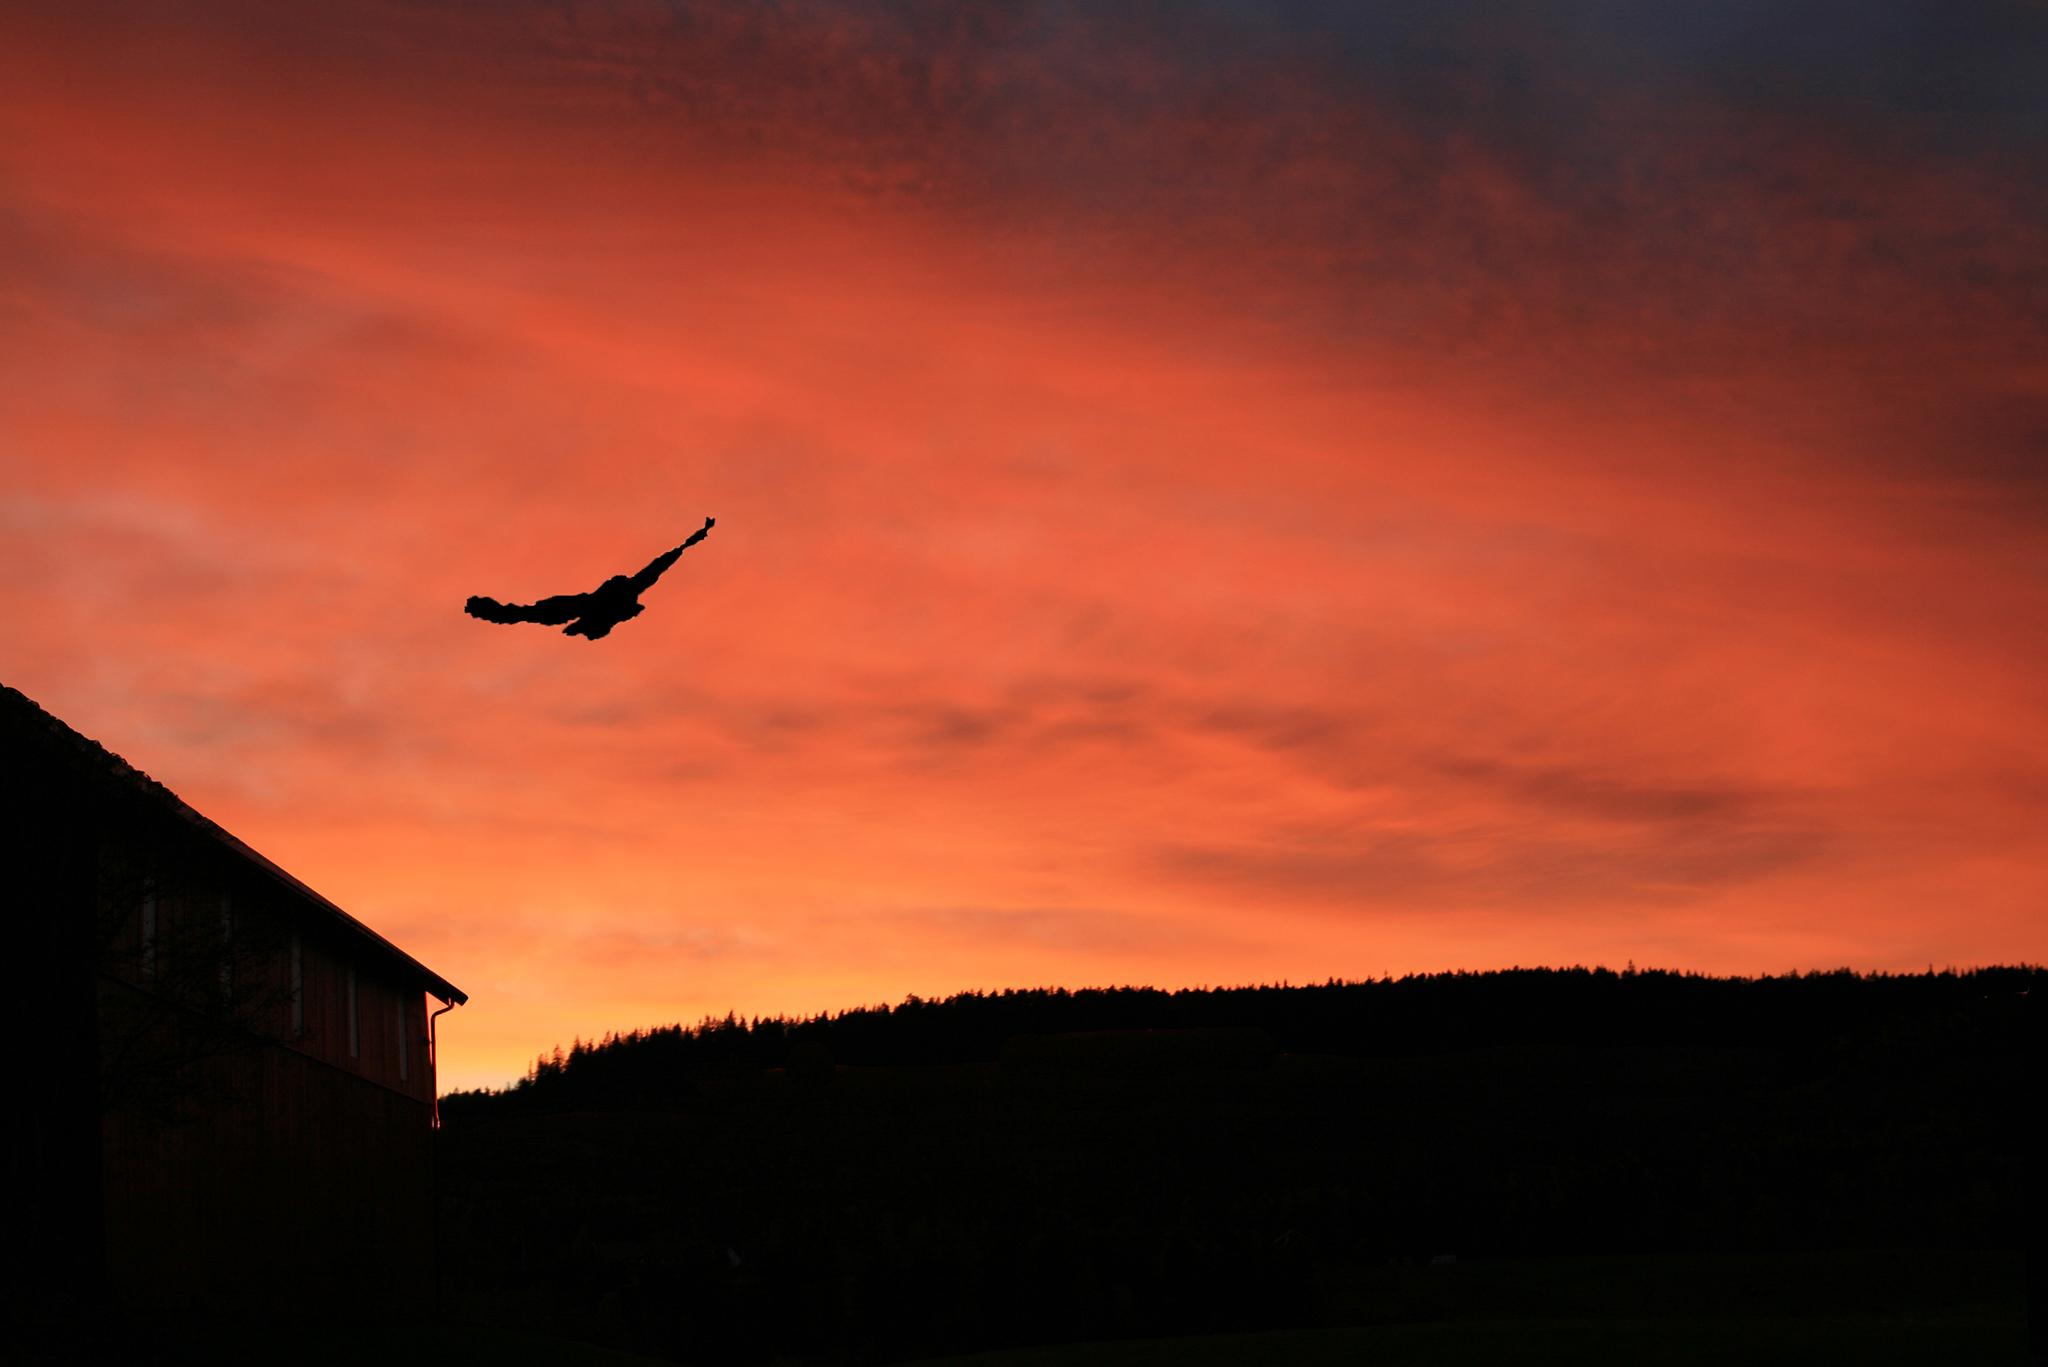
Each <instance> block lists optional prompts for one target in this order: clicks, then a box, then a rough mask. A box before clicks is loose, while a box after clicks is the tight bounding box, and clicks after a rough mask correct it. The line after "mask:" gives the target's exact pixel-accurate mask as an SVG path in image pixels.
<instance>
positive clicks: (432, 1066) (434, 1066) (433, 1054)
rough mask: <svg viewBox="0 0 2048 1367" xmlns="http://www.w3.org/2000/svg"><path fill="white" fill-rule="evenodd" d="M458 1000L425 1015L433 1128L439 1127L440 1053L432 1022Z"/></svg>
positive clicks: (451, 1007) (452, 1006)
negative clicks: (431, 1091)
mask: <svg viewBox="0 0 2048 1367" xmlns="http://www.w3.org/2000/svg"><path fill="white" fill-rule="evenodd" d="M461 1004H462V1003H460V1002H449V1003H448V1004H447V1005H446V1006H444V1007H442V1008H441V1009H440V1010H439V1011H436V1012H434V1014H433V1015H431V1016H428V1017H427V1072H429V1073H430V1074H432V1075H433V1079H434V1128H435V1129H437V1130H438V1129H440V1128H441V1055H440V1052H439V1051H438V1050H437V1049H436V1048H435V1047H434V1022H436V1021H438V1020H440V1019H441V1017H442V1016H444V1015H446V1014H447V1013H448V1012H450V1011H453V1010H454V1009H455V1008H456V1007H458V1006H460V1005H461Z"/></svg>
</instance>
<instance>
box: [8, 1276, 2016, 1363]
mask: <svg viewBox="0 0 2048 1367" xmlns="http://www.w3.org/2000/svg"><path fill="white" fill-rule="evenodd" d="M2021 1270H2022V1269H2021V1259H2020V1258H2019V1257H2018V1256H2017V1255H2015V1254H2011V1253H1969V1252H1956V1251H1925V1250H1923V1251H1896V1250H1894V1251H1868V1252H1849V1253H1839V1252H1838V1253H1801V1254H1761V1255H1729V1256H1716V1257H1668V1258H1657V1257H1647V1258H1555V1259H1540V1260H1515V1261H1505V1262H1499V1263H1484V1264H1467V1263H1459V1264H1457V1265H1456V1266H1453V1267H1436V1266H1426V1267H1420V1268H1398V1267H1396V1268H1386V1267H1377V1268H1340V1269H1331V1270H1330V1272H1329V1273H1328V1274H1327V1275H1326V1277H1325V1279H1324V1288H1325V1294H1326V1296H1327V1300H1326V1301H1325V1306H1326V1313H1327V1314H1328V1315H1330V1316H1331V1317H1332V1318H1333V1319H1334V1320H1336V1321H1338V1323H1337V1324H1335V1325H1332V1326H1330V1327H1322V1328H1307V1329H1291V1330H1278V1331H1271V1332H1266V1333H1243V1334H1221V1335H1209V1336H1200V1337H1185V1336H1184V1337H1175V1338H1155V1339H1124V1340H1115V1341H1109V1342H1095V1343H1080V1344H1066V1345H1058V1346H1050V1347H1038V1348H1022V1349H1010V1350H1004V1351H998V1352H992V1353H983V1354H976V1355H973V1356H968V1357H957V1358H947V1359H942V1360H933V1361H934V1367H936V1363H937V1362H938V1361H943V1362H944V1363H946V1364H948V1367H1325V1364H1327V1367H1425V1365H1426V1367H1468V1364H1469V1367H1517V1365H1518V1364H1531V1365H1532V1367H1534V1365H1535V1364H1552V1363H1555V1364H1560V1367H1562V1365H1563V1364H1582V1365H1583V1367H1638V1365H1639V1364H1645V1363H1656V1364H1660V1367H1661V1365H1663V1364H1669V1365H1670V1367H1694V1365H1695V1364H1698V1365H1699V1367H1706V1365H1707V1364H1716V1365H1719V1364H1728V1365H1730V1367H1734V1365H1736V1364H1741V1365H1742V1367H1751V1365H1752V1364H1753V1367H1781V1365H1782V1367H1795V1364H1796V1365H1797V1367H1837V1364H1839V1365H1840V1367H1851V1364H1854V1367H1960V1365H1962V1364H1979V1363H1981V1364H2013V1367H2018V1364H2019V1363H2020V1362H2021V1361H2022V1360H2023V1357H2024V1348H2025V1328H2026V1317H2025V1313H2024V1309H2023V1307H2022V1304H2021V1288H2020V1277H2021ZM26 1360H27V1361H30V1362H45V1361H47V1362H64V1363H70V1362H113V1361H138V1362H139V1361H149V1362H176V1363H206V1364H209V1367H257V1364H268V1363H293V1364H306V1365H307V1367H359V1364H362V1363H366V1362H374V1363H379V1364H382V1367H633V1364H642V1365H643V1367H644V1365H645V1364H649V1363H652V1362H655V1361H657V1359H652V1358H648V1357H644V1356H641V1355H638V1354H633V1353H627V1352H622V1351H618V1350H614V1349H607V1348H602V1347H597V1346H594V1345H591V1344H587V1343H579V1342H575V1341H571V1340H565V1339H561V1338H556V1337H550V1336H547V1335H540V1334H533V1333H525V1332H518V1331H513V1330H506V1329H503V1328H493V1327H489V1326H481V1325H455V1324H439V1325H406V1326H375V1325H370V1326H365V1325H364V1324H361V1323H354V1324H340V1325H334V1324H329V1325H303V1324H282V1325H263V1326H250V1325H221V1324H214V1323H202V1322H193V1321H185V1320H178V1319H175V1318H172V1319H168V1320H166V1319H163V1318H159V1317H151V1318H150V1319H149V1320H148V1321H147V1322H146V1323H142V1324H136V1325H129V1326H109V1327H108V1332H105V1333H103V1334H101V1335H88V1336H85V1337H84V1338H82V1339H81V1341H80V1342H78V1343H75V1344H53V1345H51V1348H50V1351H49V1352H48V1353H46V1354H42V1355H35V1354H31V1355H30V1356H29V1357H28V1358H27V1359H26Z"/></svg>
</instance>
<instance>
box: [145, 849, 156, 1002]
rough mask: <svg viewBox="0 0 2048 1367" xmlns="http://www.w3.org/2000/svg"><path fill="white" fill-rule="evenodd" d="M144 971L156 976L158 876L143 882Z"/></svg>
mask: <svg viewBox="0 0 2048 1367" xmlns="http://www.w3.org/2000/svg"><path fill="white" fill-rule="evenodd" d="M142 971H143V972H144V973H147V974H148V975H149V976H150V977H152V978H154V977H155V976H156V874H154V873H148V874H145V875H143V880H142Z"/></svg>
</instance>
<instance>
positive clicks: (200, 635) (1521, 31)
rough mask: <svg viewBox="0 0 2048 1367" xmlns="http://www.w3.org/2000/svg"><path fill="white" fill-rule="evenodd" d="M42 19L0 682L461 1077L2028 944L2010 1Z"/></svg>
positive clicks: (2038, 39) (17, 162)
mask: <svg viewBox="0 0 2048 1367" xmlns="http://www.w3.org/2000/svg"><path fill="white" fill-rule="evenodd" d="M44 8H45V9H47V10H50V11H51V13H49V14H45V15H43V16H41V17H39V18H35V19H33V20H31V19H29V18H24V17H19V16H14V17H10V18H8V19H6V20H0V29H4V30H5V32H4V34H0V37H4V41H0V347H4V350H5V355H6V357H7V364H6V366H5V367H4V368H0V461H4V473H5V480H4V484H0V534H4V536H5V538H6V549H7V553H6V555H5V556H4V558H0V575H4V577H5V587H6V591H7V596H8V601H9V602H11V603H12V604H13V605H14V609H13V611H12V613H11V614H10V621H11V623H12V624H13V630H11V631H10V632H9V633H8V636H7V638H6V640H5V642H4V644H0V679H4V681H5V682H7V683H9V684H11V685H13V686H15V687H18V688H20V689H22V690H23V691H25V692H26V693H28V694H29V695H30V696H31V697H33V698H35V699H36V700H37V701H39V702H40V703H42V704H43V705H44V706H46V707H48V708H49V709H51V710H52V711H53V712H55V713H57V714H58V715H59V716H61V717H63V718H64V719H65V720H66V721H68V722H70V723H71V724H72V725H73V726H75V727H77V728H78V729H80V730H82V731H84V732H85V733H87V734H88V735H91V736H93V737H94V738H96V739H98V740H100V741H102V742H104V743H105V744H107V745H108V746H110V747H111V748H113V749H114V750H116V751H118V752H119V753H121V754H123V755H124V756H126V757H127V758H128V759H130V760H131V761H133V762H135V763H136V764H138V765H139V766H141V767H142V768H143V769H145V770H146V771H148V772H149V773H151V774H152V775H154V776H155V777H157V778H159V779H161V780H163V781H164V782H165V783H167V784H169V785H170V786H171V787H172V788H173V789H174V790H175V791H177V792H178V793H179V794H180V795H181V796H183V797H185V798H186V799H187V800H188V801H190V802H192V803H193V804H194V805H195V806H197V807H198V808H199V809H200V810H202V811H204V812H206V813H207V814H208V815H210V816H212V817H214V818H215V819H217V820H219V821H220V822H222V823H223V824H224V825H226V826H227V827H228V828H229V829H231V830H233V831H234V832H236V833H237V834H238V835H240V836H242V837H243V838H244V839H246V840H247V841H249V843H251V844H252V845H254V846H255V847H256V848H258V849H260V850H262V851H263V852H264V853H266V854H268V855H269V856H271V857H272V858H274V859H276V860H277V861H278V862H280V863H281V864H283V865H284V866H285V867H287V868H289V869H291V870H292V871H293V872H294V873H296V874H298V875H299V876H300V877H302V878H304V879H305V880H306V881H307V882H309V883H310V884H312V885H313V886H314V887H316V888H318V889H320V890H321V891H322V892H324V893H326V894H328V895H329V896H331V897H332V898H334V899H335V900H336V901H337V902H339V903H340V904H341V905H343V906H344V907H347V908H348V909H350V910H351V911H353V912H355V913H356V914H357V915H358V916H360V917H361V918H362V919H364V920H366V921H367V922H369V923H370V924H371V925H372V926H374V927H376V928H377V929H378V930H379V931H381V932H383V933H384V934H386V935H388V936H390V937H391V938H393V939H394V940H396V941H397V942H398V943H400V944H401V945H403V946H405V947H406V948H408V949H409V950H411V951H412V952H413V953H414V954H415V955H417V956H418V957H419V958H421V959H422V960H424V961H425V962H427V963H429V964H430V965H432V966H433V967H434V968H435V969H437V970H438V971H440V972H442V973H444V974H445V975H446V976H447V977H448V978H450V979H451V980H452V981H454V982H456V983H458V984H459V985H461V986H462V987H463V988H464V989H465V990H467V991H468V992H469V993H470V994H471V995H472V998H473V1001H472V1004H471V1005H470V1006H469V1007H467V1008H465V1010H464V1011H463V1012H462V1013H460V1014H459V1015H458V1016H455V1017H451V1018H448V1021H447V1022H444V1024H447V1023H448V1022H452V1025H451V1026H450V1028H448V1029H447V1030H446V1031H445V1053H444V1077H443V1081H444V1083H446V1084H454V1085H473V1084H477V1083H496V1082H500V1081H503V1080H505V1079H507V1078H509V1077H513V1076H516V1075H517V1074H519V1073H520V1072H522V1071H523V1070H524V1067H525V1065H526V1063H527V1061H528V1060H530V1059H531V1058H532V1057H533V1056H534V1055H535V1054H537V1053H539V1052H541V1051H542V1050H545V1049H548V1048H550V1047H552V1046H553V1045H554V1044H556V1043H557V1042H564V1043H566V1042H567V1040H568V1039H569V1038H570V1037H571V1036H574V1035H578V1034H581V1035H584V1036H589V1035H593V1034H598V1033H602V1032H604V1031H606V1030H610V1029H620V1028H630V1027H634V1026H641V1025H650V1024H656V1023H662V1022H667V1021H671V1020H676V1019H683V1020H691V1019H695V1018H697V1017H699V1016H701V1015H703V1014H705V1013H707V1012H712V1013H718V1014H723V1013H724V1012H725V1011H726V1010H728V1009H737V1010H739V1011H741V1012H743V1013H748V1014H757V1013H774V1012H784V1011H790V1012H810V1011H815V1010H820V1009H829V1008H837V1007H842V1006H848V1005H853V1004H856V1003H862V1002H872V1001H883V1000H896V999H900V998H901V997H902V996H904V995H905V994H906V993H913V992H914V993H918V994H920V995H938V994H945V993H949V992H953V991H958V990H961V989H968V988H1000V987H1005V986H1035V985H1041V984H1064V985H1068V986H1081V985H1090V984H1103V983H1124V982H1132V983H1140V982H1142V983H1151V984H1156V985H1160V986H1177V985H1182V984H1190V983H1234V982H1246V981H1265V980H1276V979H1280V978H1289V979H1293V980H1297V981H1298V980H1304V979H1317V980H1320V979H1323V978H1327V977H1331V976H1338V977H1360V976H1365V975H1377V974H1379V973H1382V972H1394V973H1400V972H1404V971H1415V970H1435V969H1446V968H1458V967H1464V968H1485V967H1496V966H1505V965H1508V964H1515V963H1520V964H1538V963H1543V964H1564V963H1575V962H1586V963H1592V962H1606V963H1609V964H1615V965H1619V964H1620V963H1622V962H1623V961H1625V960H1629V959H1633V960H1634V961H1636V962H1637V963H1639V964H1657V965H1662V966H1669V967H1679V968H1691V969H1700V970H1708V971H1715V972H1759V971H1782V970H1785V969H1788V968H1795V967H1796V968H1813V967H1832V966H1837V965H1842V964H1849V965H1853V966H1855V967H1858V968H1863V969H1875V968H1891V969H1903V968H1919V967H1922V966H1924V965H1925V964H1927V963H1929V962H1935V963H1955V964H1964V963H1987V962H2012V961H2016V960H2030V961H2039V960H2041V959H2042V958H2044V957H2048V920H2044V916H2043V911H2044V895H2048V850H2044V847H2043V842H2042V837H2041V834H2040V832H2041V828H2042V806H2043V799H2044V797H2048V779H2044V777H2043V775H2044V772H2048V770H2044V761H2048V754H2044V751H2048V732H2044V724H2043V723H2044V719H2048V693H2044V687H2043V676H2042V671H2041V668H2040V662H2041V661H2042V659H2043V658H2044V649H2043V648H2044V645H2048V641H2044V635H2048V631H2044V626H2043V623H2044V620H2048V618H2044V613H2043V607H2044V601H2043V600H2044V597H2048V538H2044V537H2043V534H2042V533H2043V526H2042V524H2043V521H2044V517H2043V514H2044V511H2048V498H2044V494H2048V488H2044V483H2048V460H2044V455H2048V448H2044V433H2048V363H2044V361H2043V359H2042V358H2043V356H2044V354H2048V353H2044V351H2043V349H2042V341H2043V328H2042V326H2041V324H2042V321H2043V316H2044V312H2048V308H2044V306H2048V264H2044V263H2048V242H2044V233H2043V227H2044V225H2048V212H2044V206H2043V192H2042V191H2041V189H2040V188H2039V187H2040V186H2041V185H2042V184H2043V183H2048V182H2044V178H2043V176H2042V174H2041V172H2042V170H2043V157H2042V151H2043V147H2042V138H2043V137H2044V129H2048V118H2044V117H2043V110H2044V109H2048V100H2044V99H2043V91H2042V78H2041V76H2040V75H2039V73H2040V72H2041V71H2043V70H2048V41H2044V21H2043V19H2042V17H2041V15H2040V13H2039V12H2038V11H2029V10H2026V9H2024V8H2012V9H2008V8H2004V7H1997V6H1992V7H1984V8H1981V9H1975V10H1968V11H1967V13H1966V18H1967V22H1965V21H1964V20H1963V19H1957V20H1955V21H1954V26H1953V30H1952V31H1950V30H1941V31H1938V32H1933V33H1932V36H1930V30H1929V29H1928V27H1927V25H1928V23H1930V22H1933V21H1932V20H1930V19H1929V18H1928V16H1930V15H1934V14H1935V13H1936V11H1934V10H1931V9H1930V10H1921V9H1915V8H1911V7H1903V8H1898V9H1895V10H1888V9H1885V8H1884V7H1882V6H1880V7H1878V8H1877V9H1875V10H1873V9H1871V8H1870V7H1867V6H1864V7H1858V8H1857V9H1856V11H1855V13H1856V14H1858V15H1861V16H1864V17H1865V19H1868V17H1869V16H1871V15H1877V16H1879V18H1880V19H1883V20H1884V22H1877V21H1875V20H1872V21H1870V22H1863V21H1862V20H1859V22H1858V25H1856V26H1853V31H1850V30H1847V29H1841V28H1831V27H1830V20H1829V16H1830V15H1835V16H1836V17H1837V18H1839V17H1841V15H1846V14H1848V13H1849V11H1846V10H1844V11H1840V13H1839V14H1837V12H1836V11H1834V10H1830V9H1828V8H1827V7H1825V6H1822V7H1818V8H1812V9H1810V11H1809V10H1800V11H1797V15H1800V16H1805V19H1803V20H1802V21H1801V22H1798V23H1794V22H1792V21H1791V20H1790V19H1788V18H1786V17H1785V16H1786V15H1787V14H1790V13H1792V12H1791V11H1786V10H1784V9H1783V7H1777V8H1772V7H1759V8H1757V9H1756V10H1755V11H1754V12H1752V11H1750V10H1746V9H1743V8H1741V7H1728V6H1699V7H1696V8H1688V7H1684V6H1680V7H1678V8H1675V9H1660V10H1659V12H1658V14H1657V15H1656V16H1648V15H1637V16H1628V15H1621V16H1617V15H1616V14H1615V13H1612V12H1610V11H1608V10H1606V9H1603V8H1600V7H1598V6H1593V5H1560V6H1552V7H1521V8H1517V7H1514V6H1497V5H1492V6H1485V5H1477V4H1474V5H1458V4H1444V5H1434V6H1422V5H1416V6H1412V7H1404V6H1394V5H1390V6H1387V7H1385V8H1384V9H1382V10H1376V11H1374V12H1373V14H1372V16H1371V17H1370V18H1369V19H1361V18H1360V17H1359V16H1358V14H1357V13H1355V12H1354V10H1355V8H1356V7H1336V8H1330V9H1325V8H1324V7H1319V6H1314V5H1307V4H1303V5H1299V6H1287V5H1275V6H1272V7H1269V8H1266V9H1258V10H1253V11H1247V12H1240V11H1239V10H1238V9H1235V8H1232V7H1227V6H1214V7H1207V8H1203V7H1189V8H1187V9H1184V10H1174V11H1163V10H1162V11H1156V12H1155V11H1154V10H1153V9H1150V8H1147V7H1144V6H1131V7H1128V8H1124V7H1117V6H1107V5H1106V6H1103V7H1100V8H1097V9H1091V10H1090V13H1091V14H1092V15H1093V16H1094V17H1093V18H1091V19H1090V20H1089V21H1087V22H1085V23H1084V22H1083V21H1081V20H1079V19H1076V18H1075V17H1073V15H1072V14H1070V13H1068V12H1067V11H1066V10H1063V9H1056V8H1048V7H1039V6H1033V5H1026V4H1005V5H988V6H974V5H966V4H951V5H938V4H932V5H928V6H916V5H896V6H883V5H879V4H877V5H872V6H860V5H846V4H825V3H817V4H808V5H805V4H793V5H789V6H785V7H780V8H777V9H775V10H772V11H770V10H767V9H764V8H761V7H754V6H740V5H719V4H704V5H685V4H676V5H655V4H637V5H629V4H624V3H620V4H610V5H604V4H590V5H570V6H566V7H564V6H549V7H541V6H533V7H525V6H521V5H517V4H510V3H508V4H505V5H493V6H461V5H446V6H440V5H374V4H361V5H335V6H323V7H320V8H321V11H322V13H321V16H320V17H319V18H317V19H307V18H304V17H303V16H294V15H288V14H287V13H286V11H287V10H291V9H295V8H296V7H283V6H274V5H249V6H233V5H222V4H191V5H181V6H119V5H114V6H102V5H81V6H65V7H44ZM60 8H61V13H59V12H58V11H59V10H60ZM1083 8H1084V9H1087V8H1089V7H1083ZM1941 13H1944V14H1963V13H1965V12H1964V11H1955V10H1953V9H1952V7H1951V8H1949V9H1944V10H1943V11H1941ZM1944 22H1946V21H1944ZM1630 23H1633V24H1635V25H1636V26H1637V27H1635V28H1634V29H1630V28H1628V27H1626V25H1627V24H1630ZM1888 25H1889V26H1888ZM2030 54H2031V55H2030ZM2034 57H2042V58H2043V60H2041V61H2036V60H2034ZM706 515H715V516H716V517H717V518H718V520H719V522H718V528H717V530H716V531H715V532H714V533H713V535H712V537H711V539H710V540H709V541H708V542H707V543H706V544H705V545H703V546H702V547H699V548H697V549H693V550H692V551H690V552H689V554H688V555H687V556H686V557H685V558H684V559H683V561H682V562H681V563H680V564H679V565H678V566H677V568H676V569H675V570H673V571H671V573H670V574H669V576H668V577H667V578H666V579H664V580H663V581H662V583H661V584H660V585H659V586H657V587H656V588H655V589H654V590H653V591H652V592H651V593H650V594H649V595H648V598H647V602H648V611H647V613H646V614H645V615H644V616H643V617H641V618H640V619H638V620H636V621H634V622H631V623H628V624H626V625H625V626H623V627H621V628H620V629H619V630H618V631H617V632H615V633H614V634H613V635H612V636H611V637H610V638H608V639H606V640H604V641H601V642H596V643H589V642H585V641H582V640H578V639H570V638H566V637H563V636H561V635H560V634H558V633H556V632H554V631H552V630H550V629H546V628H541V627H495V626H490V625H486V624H484V623H480V622H476V621H472V620H470V619H468V618H466V617H464V616H462V614H461V611H460V609H461V604H462V602H463V600H464V599H465V598H466V597H467V596H468V595H470V594H472V593H487V594H492V595H495V596H497V597H500V598H504V599H508V600H526V599H530V598H533V597H538V596H541V595H544V594H549V593H558V592H569V591H575V590H580V589H586V588H590V587H594V586H595V585H596V584H597V582H598V581H600V580H601V579H603V578H604V577H606V576H607V575H610V574H613V573H618V572H623V571H630V570H632V569H635V568H637V567H638V566H639V565H640V564H642V563H644V562H645V561H646V560H647V559H649V558H651V557H652V556H653V555H654V554H656V553H657V552H659V551H661V550H663V549H665V548H667V547H669V546H672V545H674V544H676V543H677V542H678V541H679V540H680V539H681V538H682V536H683V535H684V534H686V533H687V532H688V531H689V530H690V529H692V528H693V527H694V526H696V525H697V524H698V523H699V522H700V521H701V520H702V518H703V517H704V516H706Z"/></svg>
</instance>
